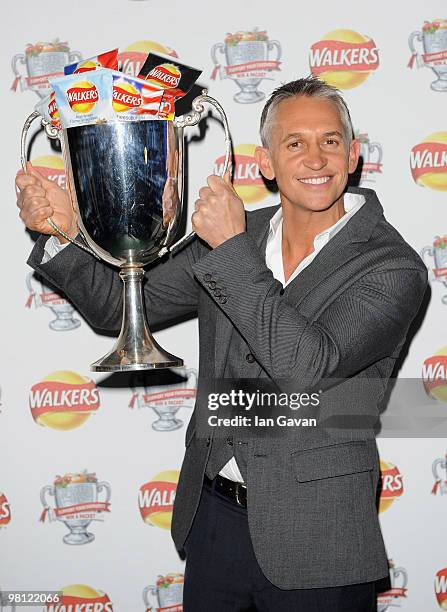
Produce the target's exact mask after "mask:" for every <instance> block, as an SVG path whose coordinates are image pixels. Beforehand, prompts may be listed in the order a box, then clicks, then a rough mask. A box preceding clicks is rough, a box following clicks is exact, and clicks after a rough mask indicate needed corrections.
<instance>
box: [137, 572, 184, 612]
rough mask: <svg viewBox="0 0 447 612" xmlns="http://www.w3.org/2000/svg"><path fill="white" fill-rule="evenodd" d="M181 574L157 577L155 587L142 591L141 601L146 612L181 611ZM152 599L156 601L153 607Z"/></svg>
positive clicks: (151, 586)
mask: <svg viewBox="0 0 447 612" xmlns="http://www.w3.org/2000/svg"><path fill="white" fill-rule="evenodd" d="M183 583H184V578H183V574H168V575H167V576H159V577H158V580H157V584H156V585H150V586H147V587H145V589H144V590H143V601H144V605H145V606H146V612H152V611H153V610H167V611H169V612H171V611H172V612H177V610H178V611H179V612H180V611H181V610H183ZM152 597H153V598H154V599H155V600H156V603H155V605H154V603H153V602H151V599H152Z"/></svg>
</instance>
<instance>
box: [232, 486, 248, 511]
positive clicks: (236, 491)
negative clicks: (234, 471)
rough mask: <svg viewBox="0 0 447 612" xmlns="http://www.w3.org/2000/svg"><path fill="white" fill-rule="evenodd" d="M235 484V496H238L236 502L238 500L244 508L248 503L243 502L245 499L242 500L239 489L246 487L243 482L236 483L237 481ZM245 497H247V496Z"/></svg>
mask: <svg viewBox="0 0 447 612" xmlns="http://www.w3.org/2000/svg"><path fill="white" fill-rule="evenodd" d="M235 485H236V486H235V487H234V493H235V496H236V502H237V503H238V504H239V506H241V507H242V508H246V507H247V504H246V503H245V504H244V502H243V501H241V499H240V497H239V491H240V489H244V488H245V487H243V486H242V485H241V483H239V482H236V483H235ZM245 495H247V494H245ZM245 499H247V498H245Z"/></svg>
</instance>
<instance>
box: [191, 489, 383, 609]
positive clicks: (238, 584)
mask: <svg viewBox="0 0 447 612" xmlns="http://www.w3.org/2000/svg"><path fill="white" fill-rule="evenodd" d="M185 551H186V566H185V586H184V595H183V609H184V612H254V611H257V612H375V610H376V609H377V608H376V595H375V583H374V582H367V583H363V584H354V585H348V586H341V587H329V588H323V589H294V590H283V589H280V588H278V587H276V586H274V585H273V584H272V583H271V582H270V581H269V580H267V578H266V577H265V576H264V574H263V573H262V571H261V569H260V567H259V565H258V563H257V561H256V558H255V555H254V552H253V547H252V543H251V539H250V534H249V530H248V519H247V510H245V509H244V508H241V507H239V506H238V505H236V503H234V502H232V501H231V500H228V499H227V498H225V497H223V496H222V495H220V494H219V493H217V492H216V491H214V489H213V488H211V487H210V486H209V485H206V484H205V485H204V486H203V490H202V496H201V500H200V505H199V508H198V511H197V513H196V516H195V519H194V523H193V525H192V527H191V531H190V533H189V535H188V538H187V540H186V544H185Z"/></svg>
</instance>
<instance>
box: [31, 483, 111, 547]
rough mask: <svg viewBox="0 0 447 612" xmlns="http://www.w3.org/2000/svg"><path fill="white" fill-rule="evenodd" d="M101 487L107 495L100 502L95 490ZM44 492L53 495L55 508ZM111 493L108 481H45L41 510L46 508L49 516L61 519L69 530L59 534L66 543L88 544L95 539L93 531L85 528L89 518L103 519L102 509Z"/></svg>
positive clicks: (97, 491)
mask: <svg viewBox="0 0 447 612" xmlns="http://www.w3.org/2000/svg"><path fill="white" fill-rule="evenodd" d="M103 489H104V490H105V492H106V498H105V500H104V501H103V502H99V500H98V494H99V493H100V492H101V491H102V490H103ZM47 493H48V494H49V495H52V496H53V497H54V498H55V502H56V508H55V510H54V511H53V510H51V508H50V506H49V504H48V502H47V499H46V495H47ZM111 494H112V492H111V489H110V485H109V483H108V482H79V483H68V484H66V485H65V486H57V485H53V486H50V485H46V486H44V487H43V488H42V490H41V492H40V501H41V502H42V505H43V507H44V512H46V511H47V510H48V511H49V513H50V520H54V519H56V520H60V521H62V522H63V523H65V525H66V526H67V527H68V529H69V530H70V533H69V534H67V535H65V536H64V537H63V538H62V539H63V541H64V542H65V544H73V545H79V544H88V543H89V542H92V541H93V540H94V539H95V536H94V535H93V533H89V532H88V531H87V527H88V525H89V524H90V523H91V522H92V520H102V518H103V514H102V512H103V510H105V509H106V508H108V506H109V503H110V498H111ZM101 508H102V509H103V510H101ZM42 520H44V519H42Z"/></svg>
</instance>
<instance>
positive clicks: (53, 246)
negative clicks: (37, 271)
mask: <svg viewBox="0 0 447 612" xmlns="http://www.w3.org/2000/svg"><path fill="white" fill-rule="evenodd" d="M69 244H70V243H69V242H66V243H64V244H61V243H60V242H59V240H58V239H57V238H56V236H51V237H50V238H49V239H48V240H47V241H46V242H45V245H44V253H43V257H42V261H41V262H40V263H42V264H45V263H48V262H49V261H50V259H53V257H54V256H55V255H57V254H58V253H60V252H61V251H63V250H64V249H65V247H67V246H68V245H69Z"/></svg>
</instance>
